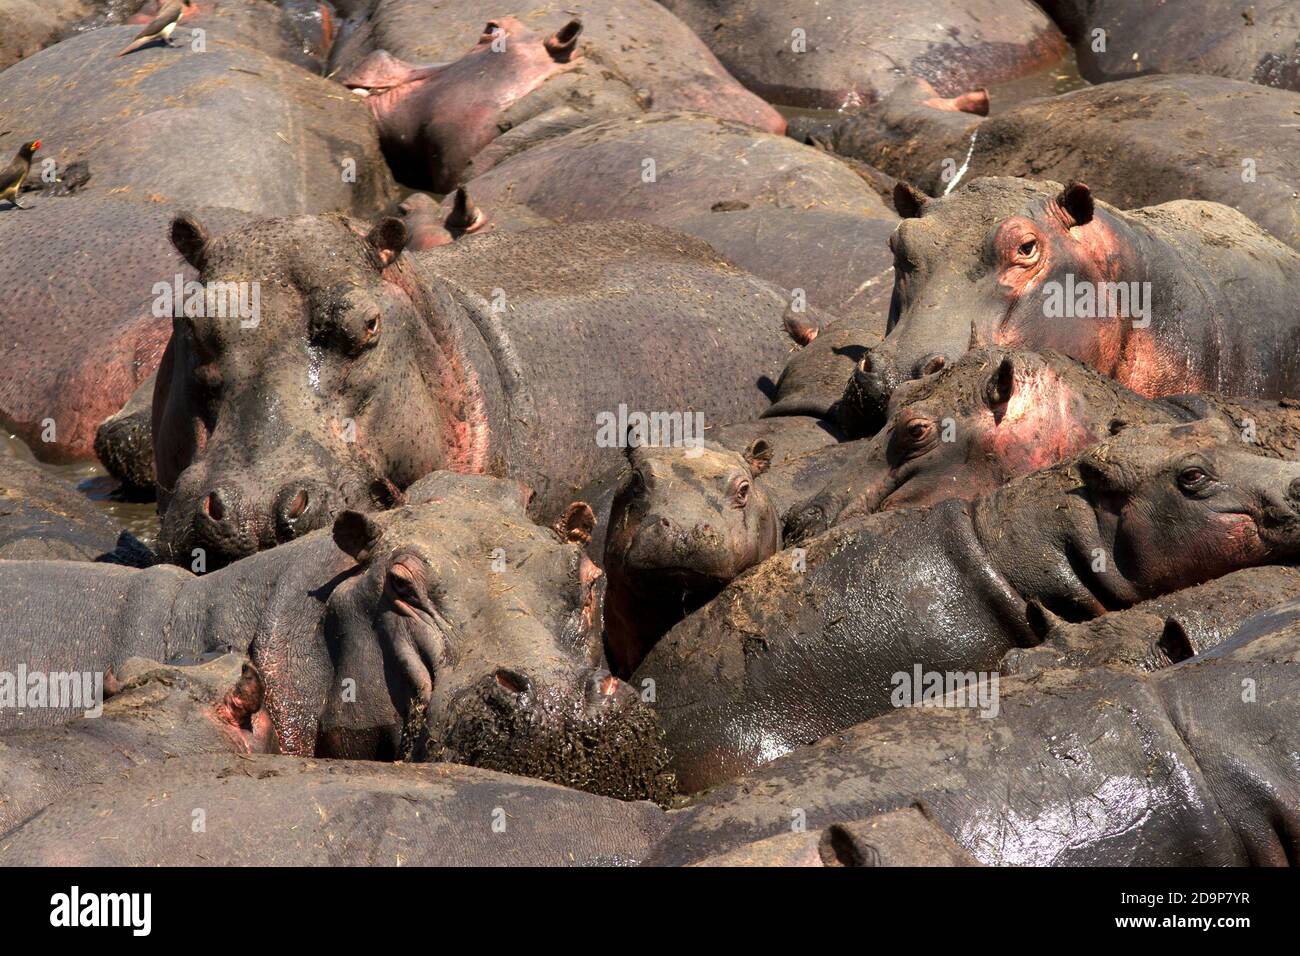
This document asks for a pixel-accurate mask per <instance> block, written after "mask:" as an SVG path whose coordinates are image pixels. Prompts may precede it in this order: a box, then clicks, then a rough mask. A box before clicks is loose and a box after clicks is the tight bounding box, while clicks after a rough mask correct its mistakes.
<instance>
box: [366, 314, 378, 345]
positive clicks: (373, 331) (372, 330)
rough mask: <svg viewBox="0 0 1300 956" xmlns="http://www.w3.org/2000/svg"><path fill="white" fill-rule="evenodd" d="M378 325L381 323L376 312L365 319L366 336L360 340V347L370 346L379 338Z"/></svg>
mask: <svg viewBox="0 0 1300 956" xmlns="http://www.w3.org/2000/svg"><path fill="white" fill-rule="evenodd" d="M380 324H381V321H380V317H379V313H378V312H376V313H375V314H374V315H372V316H371V317H370V318H368V319H366V334H365V337H364V338H363V339H362V345H370V344H372V343H373V342H374V341H375V339H376V338H378V337H379V326H380Z"/></svg>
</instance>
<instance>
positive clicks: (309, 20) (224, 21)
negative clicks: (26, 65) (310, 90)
mask: <svg viewBox="0 0 1300 956" xmlns="http://www.w3.org/2000/svg"><path fill="white" fill-rule="evenodd" d="M188 3H189V6H188V7H187V9H186V10H185V15H184V19H183V21H182V23H183V25H184V26H185V27H187V28H189V29H201V30H203V31H205V33H206V34H207V40H208V41H209V42H211V43H220V44H231V43H237V44H239V45H241V46H247V47H252V48H254V49H256V50H260V51H261V52H263V53H266V54H268V55H269V56H274V57H278V58H279V59H282V60H287V61H288V62H290V63H293V64H295V65H297V66H300V67H303V68H304V69H307V70H310V71H311V72H313V73H323V72H324V70H325V65H326V63H327V62H328V60H329V54H330V48H331V47H332V46H333V43H334V36H335V27H334V20H335V12H334V9H333V5H332V4H331V3H326V2H321V0H274V2H270V3H268V2H267V0H188ZM161 5H162V2H160V0H145V2H144V3H143V4H141V3H139V2H128V3H126V4H125V5H118V4H111V3H110V4H109V5H108V6H107V7H106V9H104V10H102V11H101V12H99V13H96V14H93V15H91V16H89V17H86V18H84V19H82V20H80V21H78V22H77V23H75V24H73V26H72V27H71V29H70V32H73V33H81V32H85V31H87V30H98V29H101V28H102V27H104V26H108V25H112V24H119V23H129V24H131V25H133V26H135V27H136V28H137V29H139V27H141V26H143V25H145V24H147V23H149V22H151V21H152V20H153V18H154V17H156V16H157V15H158V10H159V7H160V6H161Z"/></svg>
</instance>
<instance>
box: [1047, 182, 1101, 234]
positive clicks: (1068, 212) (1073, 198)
mask: <svg viewBox="0 0 1300 956" xmlns="http://www.w3.org/2000/svg"><path fill="white" fill-rule="evenodd" d="M1056 204H1057V205H1058V206H1060V207H1061V212H1063V213H1065V219H1066V224H1067V225H1068V226H1069V227H1070V228H1074V227H1075V226H1086V225H1087V224H1088V223H1090V222H1092V214H1093V202H1092V190H1091V189H1089V188H1088V187H1087V186H1085V185H1084V184H1083V183H1081V182H1079V181H1078V180H1075V179H1072V180H1070V183H1069V185H1068V186H1066V187H1065V188H1064V189H1062V190H1061V194H1060V195H1059V196H1057V197H1056Z"/></svg>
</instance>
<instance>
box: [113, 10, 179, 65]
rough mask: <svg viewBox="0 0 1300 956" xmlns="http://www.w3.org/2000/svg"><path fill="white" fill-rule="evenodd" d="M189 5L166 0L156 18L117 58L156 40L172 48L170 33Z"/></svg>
mask: <svg viewBox="0 0 1300 956" xmlns="http://www.w3.org/2000/svg"><path fill="white" fill-rule="evenodd" d="M190 5H191V4H190V0H167V2H166V3H164V4H163V7H162V9H161V10H159V11H158V16H156V17H154V18H153V20H151V21H150V22H149V25H148V26H147V27H145V28H144V29H143V30H141V31H140V33H139V35H138V36H137V37H136V38H135V39H134V40H132V41H131V43H130V45H129V46H128V47H127V48H126V49H125V50H123V51H122V52H121V53H119V54H118V56H126V55H127V54H128V53H134V52H135V51H136V50H138V49H140V48H141V47H142V46H148V45H149V44H150V43H154V42H156V41H158V40H162V41H163V43H165V44H166V45H167V46H172V45H173V44H172V31H173V30H175V29H176V24H178V23H180V22H181V16H182V15H183V14H184V13H185V8H186V7H188V6H190Z"/></svg>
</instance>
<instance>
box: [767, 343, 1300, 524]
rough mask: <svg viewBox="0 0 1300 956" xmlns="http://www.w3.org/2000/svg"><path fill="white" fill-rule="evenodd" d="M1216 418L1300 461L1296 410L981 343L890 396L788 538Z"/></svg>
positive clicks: (1260, 447)
mask: <svg viewBox="0 0 1300 956" xmlns="http://www.w3.org/2000/svg"><path fill="white" fill-rule="evenodd" d="M870 386H871V383H870V380H869V377H868V376H867V375H865V374H864V373H862V372H861V371H858V372H855V373H854V375H853V378H852V379H851V380H850V381H849V384H848V386H847V387H846V388H845V392H844V397H843V398H842V399H841V401H840V403H839V405H838V407H837V412H838V416H839V418H840V421H841V424H842V425H843V426H844V430H845V431H846V433H847V434H848V435H849V436H850V437H859V436H860V433H861V430H863V429H864V428H865V427H866V426H865V425H864V424H863V423H864V420H866V419H868V418H869V417H870V416H869V414H868V412H867V410H864V408H863V405H864V398H865V395H866V393H868V392H869V391H870ZM1200 419H1215V420H1218V421H1221V422H1223V423H1224V424H1226V425H1228V426H1229V427H1231V428H1234V429H1236V430H1237V432H1238V433H1239V434H1240V435H1241V438H1242V441H1243V442H1244V443H1245V446H1246V447H1247V448H1249V449H1251V450H1254V451H1255V452H1257V453H1259V454H1261V455H1265V456H1268V457H1270V458H1287V459H1292V460H1294V459H1296V458H1300V403H1297V402H1296V401H1295V400H1292V399H1281V400H1277V401H1273V400H1268V399H1235V398H1227V397H1224V396H1221V395H1216V394H1213V393H1204V394H1200V395H1168V396H1164V397H1162V398H1156V399H1152V398H1146V397H1144V396H1142V395H1139V394H1138V393H1137V392H1134V391H1133V390H1131V389H1128V388H1125V387H1124V386H1123V385H1121V384H1120V383H1119V382H1116V381H1115V380H1114V379H1110V378H1107V377H1106V376H1104V375H1102V374H1101V373H1100V372H1097V371H1096V370H1094V369H1091V368H1089V367H1088V366H1086V365H1084V364H1082V363H1081V362H1078V361H1076V360H1074V359H1071V358H1069V357H1068V356H1065V355H1061V354H1060V353H1058V352H1052V351H1045V352H1042V353H1038V352H1031V351H1028V350H1027V349H1007V348H986V347H983V346H977V347H975V348H973V349H971V350H970V351H969V352H967V353H966V354H965V355H963V356H962V357H961V358H960V359H959V360H958V361H957V362H956V363H954V364H953V365H950V366H947V367H945V368H944V369H942V370H941V371H940V372H938V373H937V374H934V375H928V376H926V377H924V378H920V379H914V380H912V381H909V382H904V383H903V384H902V385H900V386H899V387H898V388H897V389H896V390H895V391H894V393H893V395H892V397H891V398H890V403H889V415H888V421H887V423H886V425H885V427H884V428H883V429H881V430H880V431H879V432H878V433H877V434H876V435H875V436H874V437H871V438H869V439H867V440H864V441H862V442H856V443H854V444H853V446H852V447H853V448H854V452H853V453H852V455H851V456H850V457H849V458H848V460H847V461H845V462H844V463H843V465H842V466H841V467H839V468H838V469H837V470H836V471H835V472H834V473H832V474H831V475H830V476H829V480H827V482H826V483H825V485H824V486H823V487H822V488H821V489H820V490H819V491H818V492H817V493H816V494H814V495H813V496H812V497H810V498H808V499H806V500H805V501H802V502H800V503H798V504H797V505H795V506H794V507H792V508H791V509H790V511H789V514H788V515H787V518H786V525H785V532H786V537H787V540H789V541H792V542H793V541H800V540H803V539H805V538H809V537H811V536H813V535H815V534H819V533H821V532H822V531H825V530H826V529H827V528H828V527H830V526H831V525H832V524H836V523H839V522H842V521H846V520H849V519H850V518H852V517H853V516H855V515H863V514H870V513H871V512H874V511H883V510H887V509H893V508H912V507H920V506H926V505H933V504H936V503H937V502H939V501H941V500H943V499H944V498H967V499H969V498H974V497H977V496H978V495H981V494H985V493H987V492H990V491H992V490H994V489H995V488H998V487H1000V486H1001V485H1003V484H1005V483H1006V482H1008V481H1010V480H1011V479H1013V478H1017V477H1020V476H1022V475H1027V474H1029V473H1030V472H1032V471H1035V470H1037V469H1039V468H1045V467H1047V466H1048V465H1053V464H1056V463H1057V462H1059V461H1061V460H1063V459H1065V458H1068V457H1070V456H1071V455H1075V454H1078V453H1079V452H1081V451H1083V450H1084V449H1085V448H1086V447H1088V446H1089V445H1093V444H1096V443H1097V442H1099V441H1102V440H1104V439H1105V438H1107V437H1109V436H1110V435H1111V434H1113V433H1114V432H1115V431H1117V430H1118V429H1120V428H1121V427H1123V426H1126V425H1156V424H1165V423H1174V422H1185V421H1196V420H1200Z"/></svg>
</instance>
